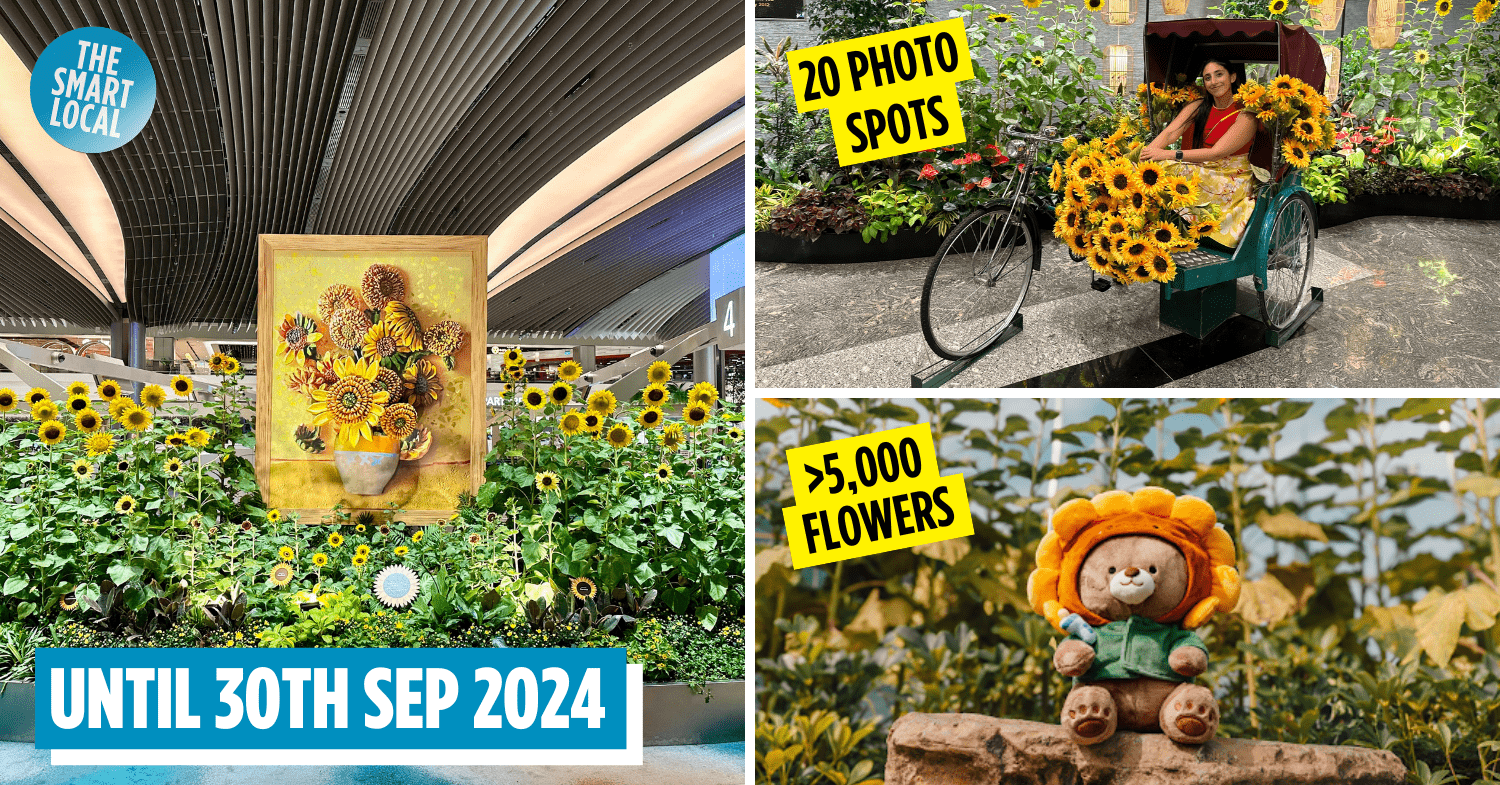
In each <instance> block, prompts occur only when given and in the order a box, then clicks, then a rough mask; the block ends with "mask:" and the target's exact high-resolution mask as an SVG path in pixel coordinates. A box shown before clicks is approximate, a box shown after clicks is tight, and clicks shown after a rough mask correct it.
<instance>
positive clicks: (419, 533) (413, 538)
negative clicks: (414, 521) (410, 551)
mask: <svg viewBox="0 0 1500 785" xmlns="http://www.w3.org/2000/svg"><path fill="white" fill-rule="evenodd" d="M424 533H425V532H423V531H421V530H418V531H417V533H416V534H413V535H412V536H411V541H412V542H421V541H422V535H423V534H424Z"/></svg>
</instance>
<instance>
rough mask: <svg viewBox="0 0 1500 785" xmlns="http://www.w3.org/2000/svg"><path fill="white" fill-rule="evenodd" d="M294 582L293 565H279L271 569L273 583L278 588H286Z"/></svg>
mask: <svg viewBox="0 0 1500 785" xmlns="http://www.w3.org/2000/svg"><path fill="white" fill-rule="evenodd" d="M291 582H292V565H290V564H285V563H282V564H278V565H276V566H275V567H272V568H271V583H273V584H275V585H277V586H285V585H287V584H288V583H291Z"/></svg>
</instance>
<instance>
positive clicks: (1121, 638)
mask: <svg viewBox="0 0 1500 785" xmlns="http://www.w3.org/2000/svg"><path fill="white" fill-rule="evenodd" d="M1094 631H1095V632H1096V633H1097V634H1098V635H1099V640H1098V642H1096V643H1095V644H1094V664H1093V665H1092V666H1091V667H1090V668H1089V670H1088V672H1087V673H1085V674H1083V675H1082V676H1080V677H1078V679H1077V680H1076V681H1077V682H1078V683H1082V684H1088V683H1091V682H1096V681H1102V680H1104V679H1134V678H1139V677H1142V676H1144V677H1146V678H1151V679H1162V680H1164V681H1192V678H1191V677H1189V676H1184V675H1182V674H1180V673H1178V672H1177V671H1174V670H1172V666H1171V665H1168V664H1167V657H1168V656H1169V655H1171V653H1172V652H1173V651H1174V650H1176V649H1177V648H1179V647H1181V646H1197V647H1198V648H1200V649H1202V650H1203V653H1204V654H1207V653H1208V647H1207V646H1204V645H1203V640H1202V639H1201V638H1199V637H1198V636H1197V634H1195V633H1194V632H1193V631H1192V630H1184V629H1183V628H1181V627H1179V626H1178V625H1176V624H1162V623H1160V622H1156V621H1152V620H1151V619H1148V618H1146V617H1145V616H1131V617H1130V618H1129V619H1126V620H1125V621H1112V622H1110V623H1109V624H1106V625H1104V626H1103V627H1096V628H1094Z"/></svg>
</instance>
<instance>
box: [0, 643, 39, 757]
mask: <svg viewBox="0 0 1500 785" xmlns="http://www.w3.org/2000/svg"><path fill="white" fill-rule="evenodd" d="M46 641H47V636H46V634H45V633H43V632H42V631H41V630H40V629H36V628H27V627H25V626H23V625H22V624H21V623H19V622H6V623H3V624H0V741H35V740H36V707H35V704H36V650H37V648H38V647H40V646H42V645H44V644H45V643H46Z"/></svg>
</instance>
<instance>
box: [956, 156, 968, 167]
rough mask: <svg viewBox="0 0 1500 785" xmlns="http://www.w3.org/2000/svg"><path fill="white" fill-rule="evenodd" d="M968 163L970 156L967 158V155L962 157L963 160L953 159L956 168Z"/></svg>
mask: <svg viewBox="0 0 1500 785" xmlns="http://www.w3.org/2000/svg"><path fill="white" fill-rule="evenodd" d="M968 162H969V156H967V155H966V156H964V157H962V158H955V159H953V165H954V166H963V165H964V164H966V163H968Z"/></svg>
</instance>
